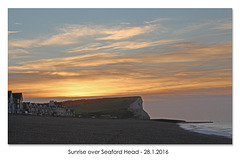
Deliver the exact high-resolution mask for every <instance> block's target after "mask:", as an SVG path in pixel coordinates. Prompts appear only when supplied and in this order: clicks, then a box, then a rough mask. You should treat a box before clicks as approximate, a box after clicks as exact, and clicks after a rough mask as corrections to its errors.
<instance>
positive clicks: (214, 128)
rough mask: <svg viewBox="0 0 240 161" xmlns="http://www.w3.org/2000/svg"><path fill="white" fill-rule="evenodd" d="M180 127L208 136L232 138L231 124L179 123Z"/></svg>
mask: <svg viewBox="0 0 240 161" xmlns="http://www.w3.org/2000/svg"><path fill="white" fill-rule="evenodd" d="M179 125H180V127H181V128H183V129H185V130H189V131H193V132H197V133H202V134H208V135H219V136H225V137H228V138H232V122H214V123H179Z"/></svg>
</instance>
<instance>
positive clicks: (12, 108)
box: [8, 91, 23, 113]
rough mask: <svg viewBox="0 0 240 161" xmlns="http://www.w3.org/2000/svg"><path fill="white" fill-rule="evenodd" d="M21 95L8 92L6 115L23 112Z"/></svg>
mask: <svg viewBox="0 0 240 161" xmlns="http://www.w3.org/2000/svg"><path fill="white" fill-rule="evenodd" d="M22 101H23V97H22V93H12V91H8V113H21V111H22V110H23V103H22Z"/></svg>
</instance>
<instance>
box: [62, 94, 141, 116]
mask: <svg viewBox="0 0 240 161" xmlns="http://www.w3.org/2000/svg"><path fill="white" fill-rule="evenodd" d="M138 98H141V97H140V96H134V97H114V98H98V99H81V100H71V101H64V102H62V104H63V105H64V106H66V107H67V108H69V109H73V110H74V111H75V113H76V114H81V113H92V112H114V113H116V112H118V111H123V110H127V108H128V107H129V105H130V104H131V103H133V102H134V101H136V100H137V99H138Z"/></svg>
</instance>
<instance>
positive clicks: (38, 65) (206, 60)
mask: <svg viewBox="0 0 240 161" xmlns="http://www.w3.org/2000/svg"><path fill="white" fill-rule="evenodd" d="M8 90H12V91H13V92H22V93H23V97H24V100H26V101H36V100H40V99H39V98H42V100H44V101H46V102H48V101H47V100H49V98H56V99H57V98H65V97H66V98H82V97H89V98H95V97H112V96H135V95H138V96H142V98H143V100H144V109H145V110H146V111H147V112H148V113H149V115H150V116H151V118H177V119H186V120H224V121H225V120H228V121H230V120H231V119H232V10H231V9H8ZM36 98H38V99H36Z"/></svg>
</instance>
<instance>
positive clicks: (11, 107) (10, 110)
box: [8, 91, 15, 113]
mask: <svg viewBox="0 0 240 161" xmlns="http://www.w3.org/2000/svg"><path fill="white" fill-rule="evenodd" d="M8 113H15V108H14V102H13V95H12V91H8Z"/></svg>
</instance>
